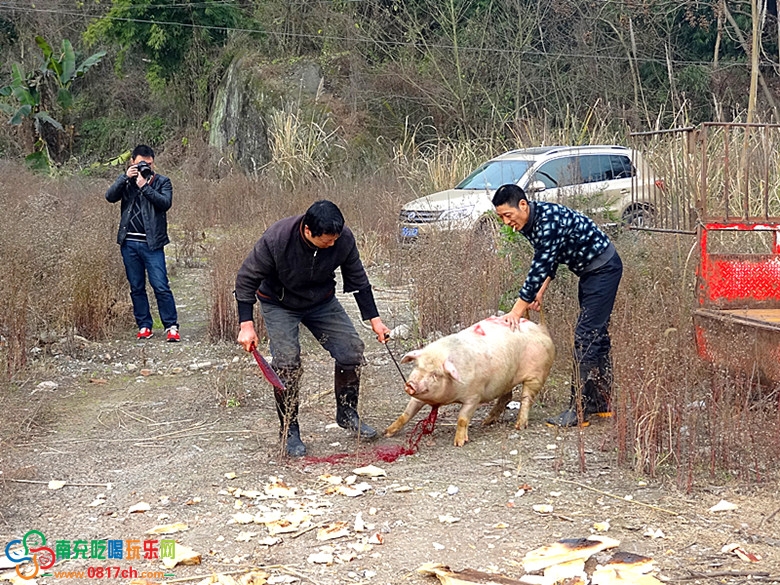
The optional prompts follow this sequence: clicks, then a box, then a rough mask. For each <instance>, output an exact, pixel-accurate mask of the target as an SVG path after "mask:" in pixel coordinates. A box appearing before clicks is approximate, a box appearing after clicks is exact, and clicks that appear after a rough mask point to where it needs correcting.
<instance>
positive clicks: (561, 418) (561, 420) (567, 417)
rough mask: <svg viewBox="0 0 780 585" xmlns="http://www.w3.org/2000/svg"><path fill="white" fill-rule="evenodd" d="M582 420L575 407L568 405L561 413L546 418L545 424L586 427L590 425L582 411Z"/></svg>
mask: <svg viewBox="0 0 780 585" xmlns="http://www.w3.org/2000/svg"><path fill="white" fill-rule="evenodd" d="M582 417H583V418H582V422H580V418H579V414H578V413H577V409H576V408H575V407H573V406H572V407H569V408H567V409H566V410H564V411H563V412H562V413H561V414H559V415H558V416H553V417H550V418H548V419H547V420H546V421H545V422H546V423H547V426H550V427H564V428H568V427H576V426H580V427H587V426H589V425H590V422H588V419H587V418H585V413H584V412H583V413H582Z"/></svg>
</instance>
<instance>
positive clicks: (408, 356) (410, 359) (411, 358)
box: [401, 349, 422, 364]
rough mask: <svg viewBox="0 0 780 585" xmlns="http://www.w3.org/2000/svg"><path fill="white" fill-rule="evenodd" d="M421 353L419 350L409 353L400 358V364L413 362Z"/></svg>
mask: <svg viewBox="0 0 780 585" xmlns="http://www.w3.org/2000/svg"><path fill="white" fill-rule="evenodd" d="M421 353H422V350H421V349H415V350H414V351H410V352H409V353H407V354H406V355H405V356H404V357H402V358H401V363H402V364H405V363H406V362H413V361H415V360H416V359H417V358H418V357H420V354H421Z"/></svg>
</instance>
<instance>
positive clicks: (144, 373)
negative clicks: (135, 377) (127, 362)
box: [141, 368, 154, 376]
mask: <svg viewBox="0 0 780 585" xmlns="http://www.w3.org/2000/svg"><path fill="white" fill-rule="evenodd" d="M153 373H154V372H152V370H150V369H149V368H143V369H142V370H141V375H142V376H151V375H152V374H153Z"/></svg>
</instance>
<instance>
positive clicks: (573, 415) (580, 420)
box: [545, 382, 590, 428]
mask: <svg viewBox="0 0 780 585" xmlns="http://www.w3.org/2000/svg"><path fill="white" fill-rule="evenodd" d="M578 410H579V412H578ZM545 423H546V424H547V426H549V427H564V428H568V427H576V426H581V427H587V426H589V425H590V422H588V417H587V415H586V414H585V410H584V409H583V408H579V409H578V403H577V390H576V388H575V386H574V382H572V384H571V398H570V399H569V406H568V407H567V408H566V410H564V411H563V412H562V413H561V414H559V415H558V416H552V417H550V418H548V419H547V420H546V421H545Z"/></svg>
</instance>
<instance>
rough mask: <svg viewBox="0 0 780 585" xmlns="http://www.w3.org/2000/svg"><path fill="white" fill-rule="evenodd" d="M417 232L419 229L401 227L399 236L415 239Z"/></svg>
mask: <svg viewBox="0 0 780 585" xmlns="http://www.w3.org/2000/svg"><path fill="white" fill-rule="evenodd" d="M418 230H419V228H416V227H413V228H410V227H402V228H401V235H402V236H403V237H404V238H416V237H417V232H418Z"/></svg>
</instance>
